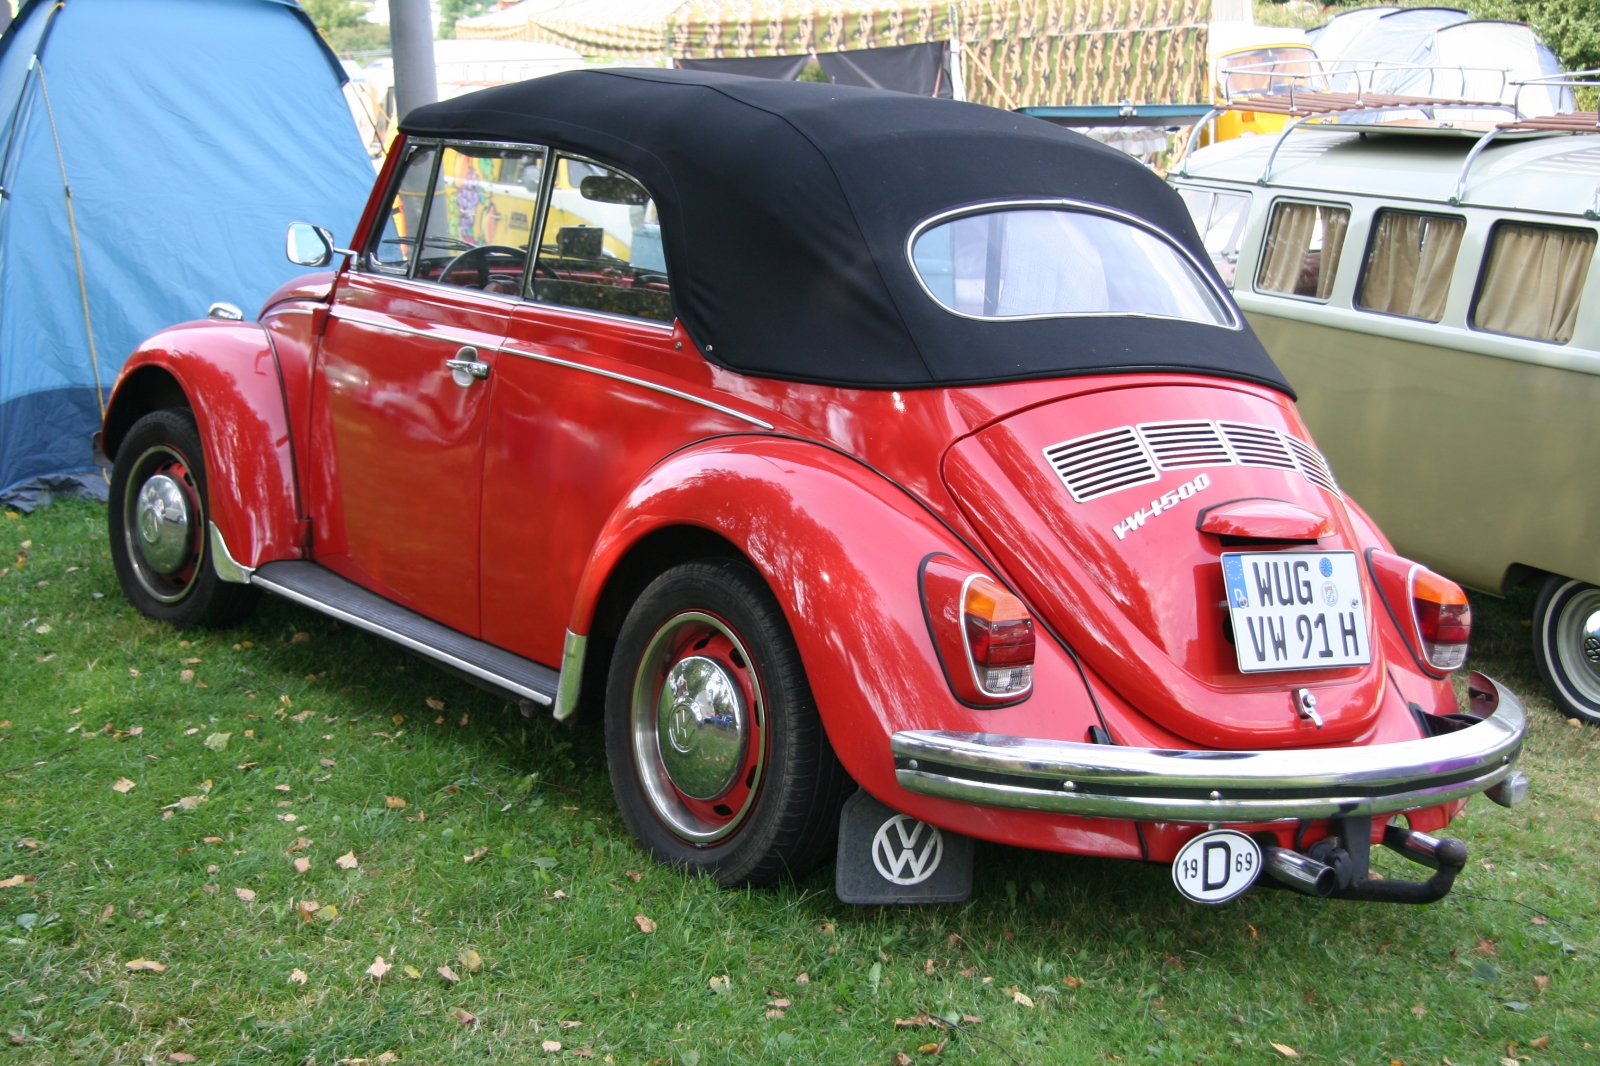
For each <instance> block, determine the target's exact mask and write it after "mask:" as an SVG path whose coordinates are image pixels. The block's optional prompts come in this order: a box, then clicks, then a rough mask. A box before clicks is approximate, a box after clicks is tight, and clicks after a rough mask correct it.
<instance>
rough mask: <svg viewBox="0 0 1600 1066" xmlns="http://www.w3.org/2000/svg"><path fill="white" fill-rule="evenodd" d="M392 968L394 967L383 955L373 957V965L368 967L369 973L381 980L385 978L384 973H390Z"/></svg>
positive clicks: (370, 975)
mask: <svg viewBox="0 0 1600 1066" xmlns="http://www.w3.org/2000/svg"><path fill="white" fill-rule="evenodd" d="M390 969H392V967H391V966H390V965H389V964H388V963H386V962H384V961H383V956H382V955H375V956H373V959H372V965H371V966H368V967H367V975H368V976H369V977H373V978H376V979H377V980H379V981H381V980H383V975H384V974H386V973H388V972H389V971H390Z"/></svg>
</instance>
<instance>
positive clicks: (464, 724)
mask: <svg viewBox="0 0 1600 1066" xmlns="http://www.w3.org/2000/svg"><path fill="white" fill-rule="evenodd" d="M456 725H458V726H461V727H462V728H463V729H465V728H466V725H467V716H466V715H462V716H461V721H459V722H457V723H456Z"/></svg>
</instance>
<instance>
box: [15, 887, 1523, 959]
mask: <svg viewBox="0 0 1600 1066" xmlns="http://www.w3.org/2000/svg"><path fill="white" fill-rule="evenodd" d="M33 882H34V875H33V874H13V875H11V876H10V877H8V878H6V879H5V880H3V881H0V888H16V887H17V886H18V885H31V884H33ZM1545 983H1546V984H1548V983H1549V978H1546V979H1545Z"/></svg>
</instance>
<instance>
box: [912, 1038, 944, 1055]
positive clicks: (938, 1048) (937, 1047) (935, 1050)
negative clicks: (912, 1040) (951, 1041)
mask: <svg viewBox="0 0 1600 1066" xmlns="http://www.w3.org/2000/svg"><path fill="white" fill-rule="evenodd" d="M942 1051H944V1041H943V1040H941V1041H939V1042H938V1043H937V1044H923V1045H922V1046H921V1047H919V1048H917V1052H918V1053H919V1054H922V1055H937V1054H939V1053H940V1052H942Z"/></svg>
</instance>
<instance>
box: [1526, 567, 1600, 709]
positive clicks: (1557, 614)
mask: <svg viewBox="0 0 1600 1066" xmlns="http://www.w3.org/2000/svg"><path fill="white" fill-rule="evenodd" d="M1533 658H1534V661H1535V662H1536V663H1537V664H1538V667H1539V674H1540V675H1541V676H1542V677H1543V678H1544V683H1545V686H1546V687H1547V688H1548V689H1549V690H1550V694H1551V696H1552V697H1554V699H1555V702H1556V704H1557V706H1559V707H1560V708H1561V710H1562V712H1563V713H1565V714H1566V715H1567V716H1568V717H1572V718H1581V719H1583V720H1584V721H1586V722H1589V723H1590V724H1591V725H1600V587H1596V586H1594V585H1590V584H1587V583H1586V582H1583V581H1574V580H1571V579H1570V578H1565V577H1559V576H1558V577H1552V578H1550V579H1549V580H1548V581H1546V582H1545V583H1544V588H1542V589H1541V590H1540V591H1539V599H1538V602H1537V603H1536V604H1535V606H1534V609H1533Z"/></svg>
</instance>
